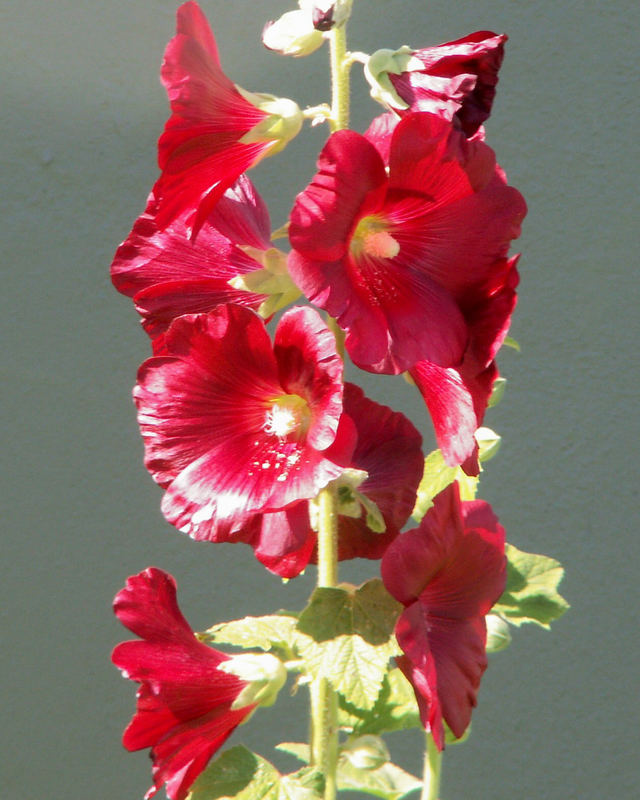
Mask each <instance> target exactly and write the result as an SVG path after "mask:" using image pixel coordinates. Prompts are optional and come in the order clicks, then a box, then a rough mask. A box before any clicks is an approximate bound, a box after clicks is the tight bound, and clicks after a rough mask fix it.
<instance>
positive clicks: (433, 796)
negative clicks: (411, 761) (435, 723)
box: [420, 733, 442, 800]
mask: <svg viewBox="0 0 640 800" xmlns="http://www.w3.org/2000/svg"><path fill="white" fill-rule="evenodd" d="M426 745H427V747H426V751H425V754H424V776H423V784H422V794H421V795H420V800H438V795H439V793H440V770H441V769H442V753H441V752H440V751H439V750H438V748H437V747H436V743H435V742H434V741H433V736H432V735H431V734H430V733H427V741H426Z"/></svg>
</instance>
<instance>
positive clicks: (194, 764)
mask: <svg viewBox="0 0 640 800" xmlns="http://www.w3.org/2000/svg"><path fill="white" fill-rule="evenodd" d="M113 610H114V612H115V614H116V616H117V617H118V619H119V620H120V622H121V623H122V624H123V625H124V626H125V627H126V628H128V629H129V630H130V631H131V632H132V633H135V634H136V635H137V636H139V637H140V640H135V641H129V642H122V643H121V644H119V645H118V646H117V647H116V648H115V649H114V651H113V654H112V657H111V658H112V661H113V663H114V664H115V665H116V666H117V667H119V668H120V669H121V670H122V673H123V675H124V677H125V678H130V679H131V680H132V681H137V682H138V683H139V684H140V688H139V689H138V694H137V710H136V713H135V714H134V716H133V719H132V720H131V722H130V723H129V726H128V727H127V729H126V730H125V732H124V736H123V739H122V741H123V744H124V746H125V747H126V748H127V750H141V749H143V748H146V747H151V759H152V761H153V786H152V787H151V789H149V791H148V793H147V794H146V797H147V798H149V797H153V796H154V795H155V794H156V792H157V791H158V790H159V789H160V787H162V786H163V785H164V786H165V788H166V792H167V794H168V796H169V797H170V798H171V800H184V798H185V797H186V796H187V793H188V790H189V787H190V786H191V784H192V783H193V781H194V780H195V779H196V778H197V777H198V775H199V774H200V773H201V772H202V770H203V769H204V768H205V766H206V765H207V763H208V761H209V759H210V758H211V756H212V755H213V754H214V753H215V752H216V750H218V748H219V747H221V745H222V744H223V743H224V741H225V740H226V739H227V737H228V736H229V735H230V734H231V733H232V732H233V730H234V729H235V728H236V727H237V726H238V725H240V724H241V723H242V722H243V721H244V720H245V719H246V718H247V717H248V716H249V715H250V714H251V713H252V712H253V710H254V708H255V706H256V703H253V704H250V705H245V706H242V707H240V708H236V707H235V706H234V703H235V701H236V700H237V699H238V697H239V696H240V695H241V693H242V692H243V690H244V689H245V688H246V686H247V683H246V682H245V681H243V680H241V679H239V678H238V677H236V676H235V675H233V674H229V673H227V672H225V671H223V670H221V669H220V667H221V665H222V664H224V662H226V661H227V660H229V658H230V657H229V656H228V655H225V654H224V653H221V652H219V651H218V650H214V649H213V648H211V647H207V645H205V644H202V643H201V642H199V641H198V640H197V639H196V637H195V635H194V633H193V631H192V630H191V627H190V625H189V623H188V622H187V621H186V619H185V618H184V617H183V616H182V613H181V612H180V609H179V608H178V604H177V601H176V584H175V581H174V579H173V578H172V577H171V575H169V574H167V573H166V572H163V571H162V570H160V569H156V568H155V567H149V568H148V569H146V570H144V571H143V572H141V573H140V574H138V575H134V576H132V577H130V578H129V579H128V580H127V583H126V585H125V587H124V589H122V590H121V591H120V592H118V594H117V595H116V597H115V600H114V603H113Z"/></svg>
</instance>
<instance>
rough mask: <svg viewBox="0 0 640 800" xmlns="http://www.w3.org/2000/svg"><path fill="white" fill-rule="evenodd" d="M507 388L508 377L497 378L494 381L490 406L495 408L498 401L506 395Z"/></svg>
mask: <svg viewBox="0 0 640 800" xmlns="http://www.w3.org/2000/svg"><path fill="white" fill-rule="evenodd" d="M506 388H507V379H506V378H496V379H495V381H494V382H493V387H492V389H491V396H490V397H489V403H488V406H489V408H493V407H494V406H497V405H498V403H499V402H500V401H501V400H502V398H503V397H504V390H505V389H506Z"/></svg>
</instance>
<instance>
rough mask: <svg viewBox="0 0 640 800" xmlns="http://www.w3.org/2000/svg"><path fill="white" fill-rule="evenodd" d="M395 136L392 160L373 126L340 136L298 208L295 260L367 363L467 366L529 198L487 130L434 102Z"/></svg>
mask: <svg viewBox="0 0 640 800" xmlns="http://www.w3.org/2000/svg"><path fill="white" fill-rule="evenodd" d="M389 137H390V145H389V147H388V151H389V164H388V170H387V169H385V167H386V165H385V161H384V159H383V157H382V155H381V153H380V152H379V150H378V149H377V147H376V146H375V145H374V144H373V143H372V142H371V141H369V140H368V139H367V138H365V137H364V136H361V135H360V134H358V133H355V132H354V131H346V130H345V131H338V132H337V133H334V134H333V135H332V136H331V137H330V138H329V141H328V142H327V144H326V146H325V147H324V149H323V150H322V152H321V154H320V157H319V160H318V172H317V174H316V176H315V177H314V179H313V180H312V182H311V184H310V185H309V186H308V187H307V189H305V191H304V192H302V193H301V194H299V195H298V197H297V200H296V204H295V206H294V208H293V211H292V213H291V225H290V229H289V235H290V239H291V244H292V246H293V248H294V249H293V250H292V252H291V253H290V255H289V269H290V272H291V275H292V277H293V279H294V280H295V282H296V283H297V284H298V286H299V287H300V288H301V290H302V291H303V292H304V293H305V294H306V296H307V297H308V298H309V299H310V300H311V301H312V302H313V303H315V304H317V305H319V306H320V307H321V308H324V309H326V310H327V311H328V312H329V314H331V315H332V316H333V317H335V318H336V319H337V320H338V323H339V324H340V326H341V327H342V328H343V329H344V330H346V334H347V335H346V340H345V343H346V347H347V350H348V352H349V355H350V356H351V358H352V359H353V361H354V362H355V363H356V364H357V365H358V366H359V367H362V368H363V369H367V370H369V371H372V372H384V373H399V372H404V371H406V370H408V369H410V368H411V367H413V366H414V365H415V364H417V363H418V362H419V361H425V360H426V361H430V362H431V363H433V364H436V365H438V366H440V367H452V366H458V365H459V364H460V363H461V361H462V359H463V357H464V354H465V351H466V349H467V346H468V344H469V337H470V327H469V325H470V322H469V320H468V319H467V316H466V310H467V309H469V308H472V307H476V306H477V305H479V304H480V303H481V302H482V301H483V299H485V298H487V297H488V296H489V295H491V294H493V293H495V292H496V291H497V290H498V289H499V288H500V285H501V283H500V282H501V280H504V279H505V273H506V272H507V269H506V268H505V263H506V256H507V252H508V249H509V244H510V242H511V240H512V239H514V238H515V237H517V236H518V235H519V234H520V224H521V222H522V219H523V217H524V215H525V213H526V206H525V202H524V200H523V198H522V196H521V195H520V193H519V192H518V191H517V190H516V189H514V188H512V187H510V186H507V183H506V179H505V176H504V173H503V172H502V170H501V169H500V168H499V167H498V166H497V164H496V162H495V156H494V153H493V151H492V150H491V149H490V148H489V147H487V145H485V144H484V142H482V141H469V140H467V139H466V137H465V136H464V134H462V133H461V132H460V131H458V130H456V129H454V128H453V127H452V125H451V124H450V123H448V122H447V121H445V120H443V119H440V118H439V117H436V116H434V115H433V114H429V113H426V112H418V113H412V114H409V115H407V116H406V117H405V118H403V119H402V120H400V122H399V123H398V124H397V126H396V127H395V128H394V129H393V131H392V132H390V133H389Z"/></svg>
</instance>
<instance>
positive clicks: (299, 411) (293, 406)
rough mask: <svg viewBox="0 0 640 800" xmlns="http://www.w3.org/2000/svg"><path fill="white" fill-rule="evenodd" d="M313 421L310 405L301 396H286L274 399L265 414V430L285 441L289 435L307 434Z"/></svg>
mask: <svg viewBox="0 0 640 800" xmlns="http://www.w3.org/2000/svg"><path fill="white" fill-rule="evenodd" d="M310 421H311V411H310V409H309V404H308V403H307V401H306V400H304V399H303V398H302V397H300V395H297V394H285V395H282V396H281V397H276V398H274V399H273V403H272V405H271V408H270V409H268V411H267V413H266V414H265V420H264V426H263V427H264V430H265V431H266V432H267V433H270V434H273V435H274V436H277V437H278V438H279V439H284V438H285V437H287V436H289V434H292V433H297V434H305V433H306V432H307V429H308V427H309V422H310Z"/></svg>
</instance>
